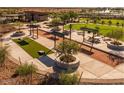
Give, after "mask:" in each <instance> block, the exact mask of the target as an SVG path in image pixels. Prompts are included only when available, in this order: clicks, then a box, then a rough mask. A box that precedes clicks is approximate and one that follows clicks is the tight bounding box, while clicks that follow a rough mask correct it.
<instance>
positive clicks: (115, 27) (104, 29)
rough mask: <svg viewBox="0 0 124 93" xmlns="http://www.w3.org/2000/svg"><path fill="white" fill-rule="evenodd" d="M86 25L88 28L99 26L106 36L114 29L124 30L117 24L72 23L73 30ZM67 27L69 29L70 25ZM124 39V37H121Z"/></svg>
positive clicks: (100, 31)
mask: <svg viewBox="0 0 124 93" xmlns="http://www.w3.org/2000/svg"><path fill="white" fill-rule="evenodd" d="M84 26H86V27H87V28H96V27H99V33H100V34H102V35H104V36H106V35H107V33H109V32H111V31H113V30H117V31H118V30H123V31H124V28H122V27H117V26H107V25H98V24H81V23H77V24H73V25H72V29H73V30H80V28H81V27H84ZM64 28H65V29H67V30H69V26H68V25H65V27H64ZM121 40H122V41H124V37H123V38H122V39H121Z"/></svg>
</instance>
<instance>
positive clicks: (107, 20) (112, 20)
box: [80, 18, 124, 26]
mask: <svg viewBox="0 0 124 93" xmlns="http://www.w3.org/2000/svg"><path fill="white" fill-rule="evenodd" d="M87 19H88V20H91V19H90V18H80V22H84V21H86V20H87ZM110 20H111V22H112V25H116V23H117V22H118V23H119V25H120V26H121V25H122V24H124V20H121V19H101V20H97V23H100V24H101V23H102V21H104V22H105V23H104V24H106V25H108V24H109V21H110Z"/></svg>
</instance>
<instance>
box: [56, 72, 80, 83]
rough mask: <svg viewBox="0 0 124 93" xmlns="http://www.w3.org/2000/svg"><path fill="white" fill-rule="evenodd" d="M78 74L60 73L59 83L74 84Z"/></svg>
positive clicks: (76, 81)
mask: <svg viewBox="0 0 124 93" xmlns="http://www.w3.org/2000/svg"><path fill="white" fill-rule="evenodd" d="M78 80H79V79H78V76H77V75H76V74H73V75H71V74H65V73H61V74H60V75H59V81H58V82H59V84H60V85H75V84H77V83H78Z"/></svg>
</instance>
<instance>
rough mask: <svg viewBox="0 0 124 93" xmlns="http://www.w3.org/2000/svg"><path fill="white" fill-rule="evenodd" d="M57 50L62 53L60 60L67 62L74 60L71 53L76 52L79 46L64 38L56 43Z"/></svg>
mask: <svg viewBox="0 0 124 93" xmlns="http://www.w3.org/2000/svg"><path fill="white" fill-rule="evenodd" d="M58 50H59V51H60V52H61V53H62V54H63V56H62V57H61V58H60V60H62V61H64V62H67V63H68V62H70V61H71V60H74V57H73V56H72V55H73V54H76V53H77V52H78V50H79V46H78V44H77V43H75V42H74V41H69V40H65V41H63V42H62V43H60V44H59V45H58Z"/></svg>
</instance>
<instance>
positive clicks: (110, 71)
mask: <svg viewBox="0 0 124 93" xmlns="http://www.w3.org/2000/svg"><path fill="white" fill-rule="evenodd" d="M25 32H26V35H28V31H27V30H25ZM8 36H9V35H8ZM5 38H7V36H6V37H5ZM34 41H36V42H38V43H40V44H42V45H44V46H45V47H47V48H50V49H52V48H53V44H54V43H53V41H52V40H50V39H47V38H45V37H39V38H38V39H35V40H34ZM5 43H8V44H9V45H10V47H9V52H10V54H11V56H12V57H14V58H15V59H17V60H19V57H20V58H21V62H23V63H24V62H27V63H32V62H33V64H35V65H37V67H38V69H40V70H42V71H44V72H47V71H48V72H53V70H52V66H47V65H45V64H44V63H43V62H41V61H40V60H38V59H33V58H32V57H31V56H30V55H29V54H27V53H26V52H25V51H24V50H23V49H22V48H21V47H19V46H18V45H17V44H15V43H14V42H13V41H12V40H9V41H6V42H5ZM76 56H77V57H78V58H79V59H80V67H79V68H78V70H77V73H79V74H80V73H82V72H83V75H82V78H90V79H120V78H124V64H120V65H118V66H116V67H115V68H113V67H110V66H108V65H106V64H104V63H102V62H100V61H98V60H95V59H93V58H91V57H90V56H87V55H85V54H83V53H78V54H77V55H76ZM48 57H49V60H50V59H53V60H54V59H55V58H56V57H55V53H53V54H50V55H48ZM44 60H45V61H47V62H49V61H48V59H45V58H44Z"/></svg>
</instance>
